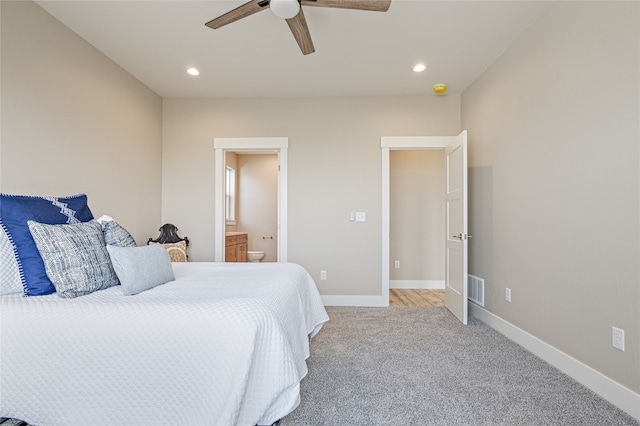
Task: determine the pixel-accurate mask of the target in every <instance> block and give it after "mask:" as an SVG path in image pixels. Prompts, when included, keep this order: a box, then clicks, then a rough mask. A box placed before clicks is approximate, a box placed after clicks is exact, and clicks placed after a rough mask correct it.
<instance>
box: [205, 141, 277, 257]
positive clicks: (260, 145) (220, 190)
mask: <svg viewBox="0 0 640 426" xmlns="http://www.w3.org/2000/svg"><path fill="white" fill-rule="evenodd" d="M213 148H214V167H215V177H214V179H215V182H214V200H215V206H214V219H213V220H214V232H215V236H214V244H215V246H214V249H215V256H214V261H216V262H224V236H225V233H226V221H225V208H224V207H225V186H224V176H225V170H226V164H225V157H226V152H227V151H233V152H240V151H273V152H276V153H278V167H279V169H280V170H279V173H278V237H277V247H278V249H277V250H278V255H277V256H278V262H286V261H287V149H288V148H289V138H287V137H273V138H213Z"/></svg>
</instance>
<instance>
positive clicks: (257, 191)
mask: <svg viewBox="0 0 640 426" xmlns="http://www.w3.org/2000/svg"><path fill="white" fill-rule="evenodd" d="M236 158H237V168H236V174H237V175H236V176H237V180H238V193H237V194H238V197H237V200H238V204H237V210H236V218H237V223H236V230H237V231H243V232H247V233H248V234H249V235H248V237H249V250H255V251H264V252H265V257H264V258H263V259H262V261H263V262H277V261H278V244H277V242H278V240H277V237H278V229H277V224H278V155H277V154H237V155H236ZM271 237H272V238H271Z"/></svg>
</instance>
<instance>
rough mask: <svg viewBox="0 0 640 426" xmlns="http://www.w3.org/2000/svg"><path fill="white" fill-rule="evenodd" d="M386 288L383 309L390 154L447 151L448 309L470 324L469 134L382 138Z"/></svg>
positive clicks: (386, 259) (387, 264)
mask: <svg viewBox="0 0 640 426" xmlns="http://www.w3.org/2000/svg"><path fill="white" fill-rule="evenodd" d="M380 148H381V154H382V155H381V159H382V289H381V296H380V297H381V300H380V306H389V284H390V268H391V259H390V202H391V201H390V151H392V150H443V149H444V151H445V168H446V189H445V193H446V212H445V217H446V226H445V235H444V236H443V238H444V240H445V291H446V293H445V294H446V297H445V299H446V301H445V303H446V307H447V308H448V309H449V310H450V311H451V312H452V313H453V314H454V315H456V316H457V317H458V319H460V321H461V322H462V323H463V324H466V323H467V310H468V309H467V303H468V302H467V293H468V289H467V261H468V260H467V259H468V238H469V236H468V233H467V232H468V230H467V229H468V224H467V132H466V131H463V132H461V133H460V134H459V135H458V136H417V137H402V136H400V137H382V138H381V140H380Z"/></svg>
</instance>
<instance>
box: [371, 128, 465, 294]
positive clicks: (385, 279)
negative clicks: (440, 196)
mask: <svg viewBox="0 0 640 426" xmlns="http://www.w3.org/2000/svg"><path fill="white" fill-rule="evenodd" d="M455 138H456V136H382V137H381V138H380V148H381V150H382V294H381V299H380V301H381V303H380V306H389V274H390V271H389V267H390V264H389V262H390V254H389V245H390V242H389V234H390V227H391V225H390V223H391V222H390V220H391V214H390V207H391V205H390V204H391V202H390V192H391V191H390V163H389V158H390V156H389V152H390V151H391V150H412V151H417V150H444V149H445V148H446V147H447V145H449V143H450V142H451V141H452V140H454V139H455Z"/></svg>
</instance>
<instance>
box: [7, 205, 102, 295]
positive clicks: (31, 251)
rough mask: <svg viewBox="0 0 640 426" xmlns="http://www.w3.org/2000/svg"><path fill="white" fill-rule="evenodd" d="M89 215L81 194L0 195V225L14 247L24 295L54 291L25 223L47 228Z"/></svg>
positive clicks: (72, 221) (74, 221)
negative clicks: (44, 225)
mask: <svg viewBox="0 0 640 426" xmlns="http://www.w3.org/2000/svg"><path fill="white" fill-rule="evenodd" d="M92 219H93V214H92V213H91V210H89V206H88V205H87V196H86V195H85V194H79V195H74V196H70V197H37V196H23V195H7V194H0V225H1V226H2V228H3V229H4V231H5V232H6V234H7V237H9V241H10V242H11V245H12V246H13V248H14V252H15V254H16V260H17V262H18V267H19V269H20V279H21V281H22V286H23V288H24V295H25V296H38V295H43V294H50V293H53V292H55V290H56V289H55V287H54V285H53V283H52V282H51V280H50V279H49V277H48V276H47V273H46V271H45V267H44V262H43V261H42V257H41V256H40V253H39V252H38V248H37V247H36V243H35V241H34V240H33V237H32V236H31V232H29V227H28V225H27V221H29V220H32V221H35V222H39V223H45V224H49V225H57V224H73V223H80V222H88V221H90V220H92Z"/></svg>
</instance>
